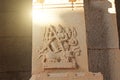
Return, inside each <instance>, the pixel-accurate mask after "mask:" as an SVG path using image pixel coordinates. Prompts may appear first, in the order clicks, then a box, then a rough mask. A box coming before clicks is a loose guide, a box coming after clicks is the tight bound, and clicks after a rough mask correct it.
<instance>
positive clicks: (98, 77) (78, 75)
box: [30, 72, 103, 80]
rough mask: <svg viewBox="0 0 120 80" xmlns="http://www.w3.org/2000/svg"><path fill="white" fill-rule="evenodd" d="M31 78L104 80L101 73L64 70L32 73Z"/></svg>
mask: <svg viewBox="0 0 120 80" xmlns="http://www.w3.org/2000/svg"><path fill="white" fill-rule="evenodd" d="M30 80H103V76H102V74H101V73H91V72H64V73H62V72H61V73H57V72H56V73H52V72H51V73H45V72H44V73H40V74H36V75H32V78H31V79H30Z"/></svg>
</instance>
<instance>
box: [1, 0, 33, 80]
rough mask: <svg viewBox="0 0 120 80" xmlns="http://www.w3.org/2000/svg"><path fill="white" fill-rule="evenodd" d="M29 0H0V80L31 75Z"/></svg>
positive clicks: (23, 79) (13, 79)
mask: <svg viewBox="0 0 120 80" xmlns="http://www.w3.org/2000/svg"><path fill="white" fill-rule="evenodd" d="M31 2H32V1H31V0H20V1H18V0H1V1H0V80H29V77H30V75H31V54H32V39H31V36H32V34H31V32H32V31H31V29H32V26H31V24H32V22H31V4H32V3H31Z"/></svg>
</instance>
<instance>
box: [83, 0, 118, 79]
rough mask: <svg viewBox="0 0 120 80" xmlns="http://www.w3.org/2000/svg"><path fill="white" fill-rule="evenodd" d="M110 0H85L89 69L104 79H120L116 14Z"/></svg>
mask: <svg viewBox="0 0 120 80" xmlns="http://www.w3.org/2000/svg"><path fill="white" fill-rule="evenodd" d="M111 7H112V4H111V3H110V2H109V1H108V0H85V12H86V27H87V42H88V56H89V69H90V71H92V72H102V74H103V76H104V80H119V79H120V77H119V75H120V72H119V67H120V59H119V57H120V51H119V40H118V31H117V24H116V14H115V13H109V12H108V8H111Z"/></svg>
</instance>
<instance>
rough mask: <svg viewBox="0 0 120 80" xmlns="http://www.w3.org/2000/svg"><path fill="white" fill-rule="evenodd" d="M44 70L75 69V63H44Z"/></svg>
mask: <svg viewBox="0 0 120 80" xmlns="http://www.w3.org/2000/svg"><path fill="white" fill-rule="evenodd" d="M43 65H44V69H60V68H63V69H64V68H67V69H69V68H71V69H72V68H76V65H75V63H72V62H63V63H44V64H43Z"/></svg>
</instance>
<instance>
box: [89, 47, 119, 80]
mask: <svg viewBox="0 0 120 80" xmlns="http://www.w3.org/2000/svg"><path fill="white" fill-rule="evenodd" d="M88 56H89V58H88V61H89V70H90V71H91V72H101V73H102V74H103V76H104V79H105V80H119V79H120V76H119V75H120V71H119V68H120V58H119V57H120V50H119V49H89V50H88Z"/></svg>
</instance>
